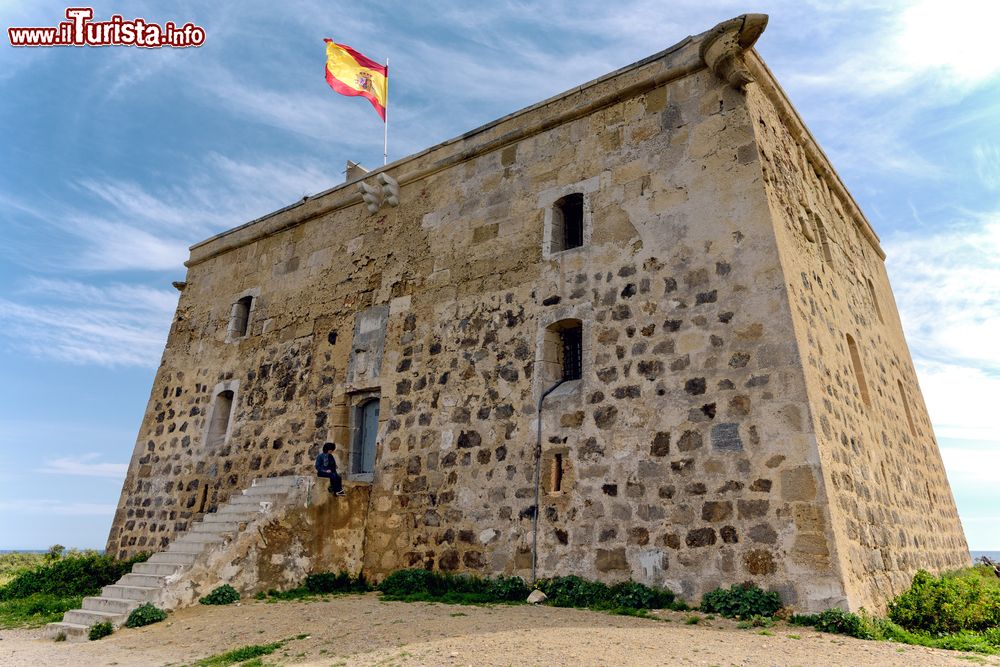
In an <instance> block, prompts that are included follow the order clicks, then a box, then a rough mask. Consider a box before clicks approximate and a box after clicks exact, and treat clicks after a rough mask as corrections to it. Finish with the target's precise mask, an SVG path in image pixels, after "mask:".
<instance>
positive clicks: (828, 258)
mask: <svg viewBox="0 0 1000 667" xmlns="http://www.w3.org/2000/svg"><path fill="white" fill-rule="evenodd" d="M816 237H817V240H818V241H819V248H820V252H821V253H822V254H823V261H824V262H826V263H827V264H831V265H832V264H833V253H832V252H831V251H830V239H829V237H828V236H827V235H826V227H824V226H823V223H822V222H820V221H819V220H817V221H816Z"/></svg>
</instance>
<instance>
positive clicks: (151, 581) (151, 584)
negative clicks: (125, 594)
mask: <svg viewBox="0 0 1000 667" xmlns="http://www.w3.org/2000/svg"><path fill="white" fill-rule="evenodd" d="M166 583H167V577H166V576H165V575H162V574H135V573H132V574H126V575H125V576H124V577H122V578H121V579H119V580H118V583H117V584H114V585H115V586H136V587H138V588H155V589H157V590H159V589H160V588H162V587H163V586H165V585H166ZM105 597H114V596H113V595H111V596H105Z"/></svg>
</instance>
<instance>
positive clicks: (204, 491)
mask: <svg viewBox="0 0 1000 667" xmlns="http://www.w3.org/2000/svg"><path fill="white" fill-rule="evenodd" d="M207 502H208V484H205V483H204V482H202V485H201V499H200V500H199V501H198V514H201V513H202V512H204V511H205V504H206V503H207Z"/></svg>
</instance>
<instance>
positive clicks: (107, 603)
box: [83, 598, 142, 616]
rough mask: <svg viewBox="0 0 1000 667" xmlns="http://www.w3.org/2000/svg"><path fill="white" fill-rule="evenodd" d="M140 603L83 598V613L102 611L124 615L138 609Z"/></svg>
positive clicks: (112, 599) (117, 599) (118, 599)
mask: <svg viewBox="0 0 1000 667" xmlns="http://www.w3.org/2000/svg"><path fill="white" fill-rule="evenodd" d="M140 604H142V603H141V602H139V601H138V600H125V599H122V598H83V610H84V611H103V612H105V613H111V614H124V615H125V616H128V614H129V612H130V611H132V610H133V609H135V608H136V607H138V606H139V605H140Z"/></svg>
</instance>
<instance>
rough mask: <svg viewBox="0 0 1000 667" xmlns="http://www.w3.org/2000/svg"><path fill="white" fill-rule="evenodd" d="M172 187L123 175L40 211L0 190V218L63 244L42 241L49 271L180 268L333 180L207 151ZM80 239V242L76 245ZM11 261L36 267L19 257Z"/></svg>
mask: <svg viewBox="0 0 1000 667" xmlns="http://www.w3.org/2000/svg"><path fill="white" fill-rule="evenodd" d="M197 162H198V164H197V166H194V167H193V168H191V169H190V170H189V171H187V172H186V173H185V174H184V176H183V177H182V178H181V179H180V180H179V181H178V182H174V183H162V184H157V185H148V186H143V185H140V184H139V183H137V182H133V181H128V180H123V179H121V178H113V177H109V178H97V177H91V178H86V179H83V180H81V181H79V182H77V183H76V184H75V188H76V193H77V194H76V196H75V197H73V198H72V199H70V200H67V201H64V202H61V203H54V202H53V203H50V204H49V205H48V206H46V207H44V208H42V207H39V206H37V205H33V204H28V203H25V202H23V201H21V200H20V199H19V198H18V197H15V196H13V195H11V194H10V193H7V194H3V193H0V201H2V202H4V203H5V204H6V205H8V207H7V209H6V210H7V212H6V213H3V212H0V217H4V218H13V219H14V220H15V223H14V224H17V222H16V221H17V220H21V221H23V220H24V219H26V218H30V219H33V220H34V221H35V222H36V223H38V222H40V223H42V224H44V225H46V226H48V227H49V228H50V230H52V231H54V232H55V233H56V234H57V239H58V240H59V241H61V243H55V244H53V243H51V240H50V239H46V241H47V244H46V253H45V254H44V256H46V257H47V258H48V261H49V262H50V264H49V266H43V267H42V268H47V269H48V270H50V271H51V270H54V269H56V268H59V269H67V268H71V269H77V270H86V271H100V272H107V271H122V270H130V269H135V270H142V271H151V270H152V271H158V270H178V269H179V268H180V267H181V266H182V263H183V261H184V260H185V259H186V258H187V248H188V246H190V245H191V244H193V243H195V242H197V241H200V240H202V239H204V238H206V237H208V236H211V235H212V234H216V233H218V232H220V231H222V230H225V229H228V228H231V227H235V226H238V225H240V224H243V223H244V222H248V221H249V220H252V219H254V218H257V217H259V216H261V215H264V214H266V213H268V212H270V211H273V210H275V209H277V208H280V207H282V206H285V205H287V204H290V203H292V202H294V201H296V200H298V199H301V198H302V197H303V196H304V195H307V194H315V193H316V192H319V191H321V190H324V189H326V188H328V187H330V185H332V183H334V182H336V181H337V180H339V174H337V173H336V171H335V169H333V168H328V167H327V166H326V165H323V164H320V163H318V162H316V161H314V160H301V161H292V160H284V159H274V160H270V159H263V160H260V161H253V162H247V161H239V160H236V159H233V158H230V157H227V156H224V155H220V154H217V153H211V154H209V155H207V156H204V157H203V158H201V159H200V160H198V161H197ZM81 242H82V245H81ZM61 248H62V249H63V250H62V251H60V250H61ZM10 256H11V259H12V261H15V262H17V261H22V262H30V263H31V266H32V268H39V263H38V261H37V260H36V259H34V258H33V257H32V256H31V255H26V254H24V253H23V252H22V253H19V254H13V253H11V255H10Z"/></svg>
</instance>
